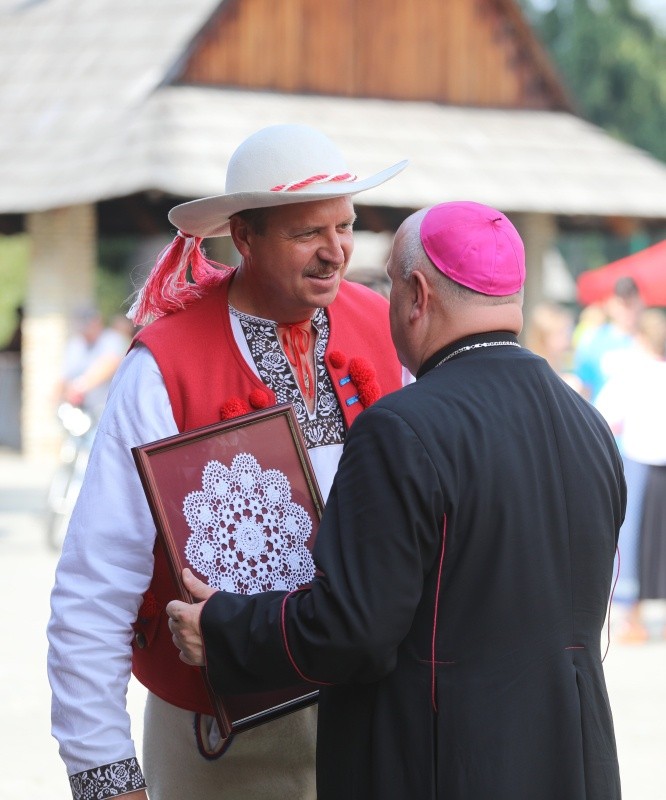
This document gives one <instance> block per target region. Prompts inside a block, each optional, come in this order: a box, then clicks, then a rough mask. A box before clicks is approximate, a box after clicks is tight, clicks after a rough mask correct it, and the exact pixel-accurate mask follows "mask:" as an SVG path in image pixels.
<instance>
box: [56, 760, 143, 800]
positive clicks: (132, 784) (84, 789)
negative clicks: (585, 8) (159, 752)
mask: <svg viewBox="0 0 666 800" xmlns="http://www.w3.org/2000/svg"><path fill="white" fill-rule="evenodd" d="M69 784H70V786H71V789H72V796H73V798H74V800H107V798H108V797H118V795H122V794H127V793H128V792H136V791H138V790H139V789H145V788H146V782H145V781H144V779H143V774H142V772H141V768H140V767H139V764H138V762H137V760H136V758H126V759H125V760H124V761H116V762H114V763H113V764H105V765H104V766H103V767H96V768H95V769H88V770H86V771H85V772H77V773H76V775H72V776H71V777H70V779H69Z"/></svg>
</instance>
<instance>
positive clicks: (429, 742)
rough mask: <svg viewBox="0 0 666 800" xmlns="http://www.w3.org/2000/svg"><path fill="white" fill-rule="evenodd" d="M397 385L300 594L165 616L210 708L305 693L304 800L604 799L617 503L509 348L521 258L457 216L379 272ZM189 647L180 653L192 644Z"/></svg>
mask: <svg viewBox="0 0 666 800" xmlns="http://www.w3.org/2000/svg"><path fill="white" fill-rule="evenodd" d="M388 274H389V277H390V279H391V281H392V287H391V297H390V302H391V310H390V315H391V331H392V335H393V340H394V342H395V345H396V348H397V351H398V354H399V356H400V358H401V360H402V362H403V364H405V366H407V367H408V368H409V370H410V371H411V372H412V373H413V374H415V375H416V381H415V382H414V383H412V384H410V385H408V386H406V387H405V388H403V389H401V390H400V391H397V392H394V393H392V394H390V395H388V396H387V397H384V398H382V399H381V400H379V401H378V402H377V403H375V404H374V405H373V406H372V407H371V408H369V409H368V410H366V411H365V412H364V413H363V414H362V415H361V416H360V418H359V419H358V420H357V421H356V423H355V424H354V427H353V428H352V430H351V431H350V433H349V436H348V437H347V439H346V441H345V448H344V453H343V456H342V459H341V461H340V465H339V468H338V471H337V473H336V476H335V480H334V482H333V487H332V489H331V492H330V495H329V499H328V503H327V506H326V509H325V511H324V515H323V518H322V521H321V524H320V526H319V530H318V534H317V541H316V543H315V548H314V557H315V563H316V565H317V568H318V572H317V576H316V578H315V579H314V581H313V582H312V584H311V586H310V588H309V589H307V590H305V591H300V592H292V593H284V592H280V593H277V592H271V593H263V594H256V595H252V596H239V595H232V594H228V593H226V592H221V591H220V592H214V591H213V590H212V589H211V588H210V587H209V586H206V585H205V584H203V583H201V582H200V581H198V580H197V579H196V578H194V576H193V575H192V574H191V573H190V572H187V571H186V572H185V574H184V578H185V581H186V585H187V586H188V588H189V589H190V590H191V591H192V592H193V593H194V596H195V597H198V598H201V599H202V600H204V601H205V602H200V603H197V604H194V605H189V604H186V603H182V602H180V601H172V602H171V603H169V605H168V606H167V613H168V614H169V616H170V618H171V619H170V627H171V629H172V631H173V633H174V638H175V640H176V642H177V644H178V645H179V647H180V648H181V651H182V654H183V658H185V659H186V660H187V661H188V662H189V663H192V664H201V663H203V660H204V655H205V660H206V665H207V671H208V675H209V677H210V678H211V680H212V681H213V683H214V685H216V686H217V687H218V688H219V689H222V690H224V691H230V690H232V689H233V690H237V691H242V690H247V689H248V688H250V687H252V688H254V689H255V690H256V689H258V688H259V687H267V686H272V687H277V686H279V685H282V684H285V685H289V683H290V682H293V680H294V677H295V676H300V677H303V678H306V679H308V680H310V681H311V682H312V683H313V684H314V685H316V686H319V687H320V692H319V729H318V738H317V770H318V776H317V778H318V780H317V785H318V798H319V800H340V798H346V799H347V800H411V799H412V798H438V800H619V798H620V781H619V770H618V762H617V754H616V748H615V740H614V733H613V723H612V717H611V711H610V707H609V702H608V695H607V692H606V686H605V680H604V674H603V668H602V657H601V652H600V639H601V632H602V628H603V624H604V618H605V614H606V608H607V603H608V598H609V593H610V586H611V578H612V572H613V555H614V551H615V546H616V542H617V536H618V530H619V528H620V524H621V522H622V518H623V515H624V510H625V504H626V490H625V483H624V478H623V474H622V461H621V458H620V456H619V453H618V451H617V448H616V446H615V442H614V439H613V436H612V434H611V432H610V430H609V428H608V426H607V425H606V423H605V421H604V420H603V418H602V417H601V415H600V414H599V413H598V412H597V411H596V410H595V409H594V408H593V407H592V406H591V405H589V404H588V403H587V402H586V401H585V400H584V399H583V398H581V397H580V396H579V395H578V394H577V393H576V392H575V391H574V390H573V389H571V388H570V387H569V386H567V385H566V384H565V383H564V381H562V380H561V379H560V378H559V377H558V376H557V375H556V373H555V372H554V371H553V370H552V369H551V367H550V366H549V365H548V363H547V362H546V361H545V360H544V359H542V358H540V357H538V356H535V355H534V354H533V353H531V352H529V351H528V350H526V349H524V348H522V347H521V346H520V345H519V342H518V339H517V335H518V333H519V332H520V329H521V325H522V297H523V289H522V287H523V280H524V276H525V262H524V251H523V244H522V242H521V240H520V237H519V236H518V233H517V231H516V230H515V228H514V227H513V225H512V224H511V223H510V221H509V220H508V219H507V218H506V217H505V216H504V214H501V213H500V212H499V211H496V210H495V209H492V208H489V207H487V206H483V205H480V204H477V203H468V202H462V203H443V204H441V205H438V206H434V207H433V208H431V209H427V210H424V211H421V212H417V213H416V214H415V215H413V216H411V217H409V218H408V219H407V221H406V222H405V223H403V225H402V226H401V228H400V230H399V231H398V233H397V235H396V240H395V243H394V247H393V251H392V254H391V257H390V260H389V264H388ZM202 636H203V639H202Z"/></svg>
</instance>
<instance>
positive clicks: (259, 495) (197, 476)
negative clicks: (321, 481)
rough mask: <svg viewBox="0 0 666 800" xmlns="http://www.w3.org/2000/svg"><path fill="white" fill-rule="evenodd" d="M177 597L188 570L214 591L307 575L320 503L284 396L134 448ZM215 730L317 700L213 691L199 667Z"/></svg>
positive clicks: (245, 590)
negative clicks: (274, 403)
mask: <svg viewBox="0 0 666 800" xmlns="http://www.w3.org/2000/svg"><path fill="white" fill-rule="evenodd" d="M132 453H133V455H134V460H135V462H136V466H137V469H138V471H139V475H140V477H141V482H142V484H143V488H144V491H145V493H146V497H147V499H148V503H149V505H150V509H151V512H152V515H153V519H154V521H155V526H156V528H157V535H158V537H159V538H160V539H161V544H162V545H163V546H164V549H165V552H166V554H167V560H168V562H169V567H170V569H171V573H172V577H173V581H174V584H175V586H176V589H177V594H178V597H179V598H180V599H181V600H184V601H186V602H188V603H191V602H193V598H192V596H191V595H190V593H189V592H188V591H187V589H186V588H185V586H184V584H183V581H182V577H181V573H182V570H183V568H184V567H189V568H190V569H191V570H192V572H193V573H194V574H195V575H196V576H197V577H198V578H200V579H201V580H203V581H204V582H206V583H208V584H209V585H212V586H215V587H216V588H220V589H224V590H226V591H235V592H237V593H240V594H249V593H254V592H257V591H264V590H268V589H284V590H292V589H296V588H299V587H300V586H303V585H307V583H309V581H310V580H312V577H314V562H313V561H312V556H311V555H310V551H311V550H312V547H313V545H314V540H315V537H316V532H317V528H318V525H319V521H320V519H321V515H322V513H323V508H324V503H323V500H322V497H321V493H320V490H319V486H318V484H317V479H316V476H315V474H314V470H313V468H312V464H311V462H310V458H309V456H308V452H307V448H306V446H305V441H304V439H303V434H302V433H301V430H300V427H299V425H298V421H297V419H296V414H295V413H294V410H293V407H292V405H291V403H284V404H281V405H278V406H273V407H271V408H269V409H263V410H260V411H256V412H252V413H250V414H245V415H244V416H242V417H236V418H234V419H231V420H225V421H223V422H218V423H215V424H213V425H208V426H206V427H203V428H198V429H196V430H192V431H187V432H186V433H182V434H177V435H175V436H169V437H167V438H165V439H160V440H158V441H155V442H150V443H148V444H144V445H140V446H138V447H134V448H132ZM201 675H202V680H203V681H204V682H205V684H206V689H207V691H208V694H209V697H210V699H211V702H212V704H213V708H214V711H215V716H216V718H217V722H218V725H219V728H220V732H221V734H222V736H224V737H228V736H229V735H231V734H233V733H237V732H240V731H242V730H246V729H248V728H251V727H255V726H256V725H259V724H261V723H262V722H267V721H269V720H271V719H275V718H276V717H278V716H282V715H284V714H287V713H290V712H292V711H296V710H298V709H300V708H304V707H305V706H308V705H311V704H313V703H315V702H316V701H317V698H318V694H319V693H318V691H312V687H311V685H307V684H301V685H298V686H294V687H293V688H290V689H284V690H279V691H274V692H261V693H257V694H241V695H224V696H221V695H218V694H216V693H215V692H214V690H213V688H212V686H211V685H210V683H209V681H208V678H207V676H206V673H205V669H204V668H201Z"/></svg>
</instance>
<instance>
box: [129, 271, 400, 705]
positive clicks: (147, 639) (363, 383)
mask: <svg viewBox="0 0 666 800" xmlns="http://www.w3.org/2000/svg"><path fill="white" fill-rule="evenodd" d="M228 287H229V281H228V280H226V281H224V282H223V283H222V284H221V285H220V286H219V287H218V288H216V289H215V290H213V291H211V293H209V294H208V295H206V296H205V297H204V298H203V299H202V300H200V301H198V302H196V303H194V304H193V305H191V306H189V307H188V308H187V309H185V310H183V311H179V312H176V313H174V314H170V315H168V316H165V317H161V318H160V319H158V320H156V321H155V322H153V323H151V324H150V325H148V326H147V327H146V328H144V329H143V330H142V331H140V332H139V333H138V334H137V336H136V337H135V342H136V341H139V342H142V343H143V344H144V345H146V346H147V347H148V348H149V349H150V351H151V353H152V354H153V356H154V358H155V360H156V361H157V364H158V366H159V368H160V371H161V373H162V376H163V378H164V382H165V384H166V388H167V392H168V394H169V399H170V401H171V408H172V410H173V415H174V418H175V420H176V424H177V426H178V429H179V430H180V431H186V430H192V429H193V428H199V427H201V426H203V425H210V424H212V423H214V422H219V421H220V420H221V419H225V418H228V417H230V416H234V415H236V414H239V413H245V412H247V411H252V410H254V409H255V408H258V407H266V406H271V405H275V402H276V401H275V395H274V394H273V392H272V391H271V390H270V389H269V388H268V387H267V386H266V385H265V384H264V383H262V382H261V380H259V378H258V377H257V376H256V375H255V374H254V372H253V371H252V370H251V369H250V367H249V366H248V365H247V363H246V361H245V359H244V358H243V356H242V354H241V352H240V351H239V350H238V347H237V346H236V342H235V339H234V335H233V331H232V329H231V323H230V320H229V312H228ZM327 315H328V319H329V325H330V335H329V340H328V346H327V348H326V354H325V363H326V367H327V370H328V373H329V376H330V378H331V381H332V383H333V388H334V390H335V393H336V395H337V398H338V402H339V403H340V408H341V409H342V414H343V416H344V420H345V424H346V426H347V428H349V426H350V425H351V423H352V422H353V421H354V419H355V418H356V417H357V416H358V415H359V414H360V413H361V411H362V410H363V408H364V407H365V406H366V405H370V404H371V403H372V402H374V401H375V400H376V399H378V397H380V396H381V395H384V394H387V393H388V392H391V391H394V390H395V389H399V388H400V386H401V385H402V379H401V378H402V373H401V367H400V364H399V362H398V360H397V358H396V355H395V350H394V347H393V344H392V341H391V335H390V329H389V322H388V306H387V303H386V300H385V299H384V298H382V297H380V295H378V294H377V293H376V292H373V291H371V290H370V289H367V288H366V287H364V286H361V285H359V284H353V283H349V282H346V281H343V282H342V284H341V286H340V290H339V292H338V295H337V297H336V299H335V300H334V302H333V303H332V304H331V305H330V306H329V307H328V308H327ZM175 597H176V590H175V588H174V585H173V582H172V580H171V576H170V574H169V569H168V565H167V561H166V557H165V554H164V551H163V549H162V547H161V546H160V544H159V541H157V542H156V545H155V568H154V572H153V579H152V582H151V585H150V589H149V591H148V592H147V593H146V596H145V598H144V603H143V605H142V607H141V609H140V611H139V617H138V619H137V621H136V623H135V626H134V628H135V636H134V641H133V658H132V670H133V672H134V675H135V676H136V677H137V679H138V680H139V681H140V682H141V683H142V684H143V685H144V686H146V687H147V688H148V689H149V690H150V691H151V692H153V693H154V694H156V695H158V697H161V698H162V699H163V700H166V701H167V702H169V703H171V704H172V705H175V706H178V707H180V708H185V709H188V710H190V711H198V712H202V713H206V714H212V708H211V705H210V702H209V699H208V695H207V692H206V688H205V686H204V683H203V681H202V679H201V676H200V673H199V672H198V671H197V670H196V669H193V668H192V667H189V666H187V665H186V664H183V662H182V661H180V659H179V658H178V651H177V650H176V648H175V647H174V645H173V642H172V641H171V633H170V631H169V628H168V625H167V616H166V613H165V610H164V609H165V606H166V604H167V603H168V602H169V600H172V599H174V598H175Z"/></svg>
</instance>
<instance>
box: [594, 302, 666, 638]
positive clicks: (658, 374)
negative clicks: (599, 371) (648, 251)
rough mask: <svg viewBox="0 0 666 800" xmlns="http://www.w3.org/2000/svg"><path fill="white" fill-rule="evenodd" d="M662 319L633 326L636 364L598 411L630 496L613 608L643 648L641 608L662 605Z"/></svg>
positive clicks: (614, 382)
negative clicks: (612, 438) (645, 603)
mask: <svg viewBox="0 0 666 800" xmlns="http://www.w3.org/2000/svg"><path fill="white" fill-rule="evenodd" d="M665 356H666V313H665V312H664V311H662V310H660V309H647V310H645V311H643V312H642V313H641V315H640V316H639V318H638V323H637V330H636V337H635V345H634V347H633V356H632V358H631V359H630V360H629V361H628V363H627V366H626V367H625V369H623V370H622V372H621V373H620V374H616V375H613V377H611V378H610V379H609V380H608V381H607V382H606V384H605V385H604V387H603V388H602V389H601V391H600V392H599V395H598V396H597V400H596V406H597V408H598V409H599V410H600V411H601V413H602V414H603V415H604V417H605V418H606V420H607V421H608V423H609V425H610V426H611V429H612V430H613V432H614V433H615V435H616V437H617V438H618V439H619V440H620V441H621V442H622V449H623V460H624V465H625V473H626V474H627V476H628V482H629V480H631V483H629V486H630V487H631V488H632V489H633V491H630V493H629V496H628V499H627V515H626V517H625V522H624V525H623V527H622V529H621V531H620V538H619V545H618V547H619V552H620V559H619V578H618V582H617V586H616V589H615V593H614V595H613V598H614V600H615V601H616V602H617V603H618V604H620V605H621V606H622V607H623V609H624V611H625V614H624V619H623V620H622V623H621V626H620V628H619V631H618V638H619V639H620V640H622V641H625V642H643V641H645V640H646V639H647V638H648V631H647V628H646V626H645V622H644V620H643V618H642V614H641V604H640V601H641V600H647V599H655V600H660V599H666V480H665V479H666V361H665V360H664V359H665Z"/></svg>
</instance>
